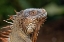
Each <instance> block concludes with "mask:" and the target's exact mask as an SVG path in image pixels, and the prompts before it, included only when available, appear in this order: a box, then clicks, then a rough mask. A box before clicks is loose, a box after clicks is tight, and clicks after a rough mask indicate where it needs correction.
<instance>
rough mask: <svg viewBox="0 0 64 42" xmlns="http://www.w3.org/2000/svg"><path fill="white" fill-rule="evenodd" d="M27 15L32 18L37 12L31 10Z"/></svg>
mask: <svg viewBox="0 0 64 42" xmlns="http://www.w3.org/2000/svg"><path fill="white" fill-rule="evenodd" d="M29 14H30V15H32V16H34V15H36V14H37V11H36V10H32V11H30V12H29Z"/></svg>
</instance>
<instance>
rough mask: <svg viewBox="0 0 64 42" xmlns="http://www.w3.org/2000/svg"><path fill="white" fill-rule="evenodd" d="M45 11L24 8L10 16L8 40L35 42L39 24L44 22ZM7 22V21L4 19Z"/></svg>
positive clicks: (12, 41)
mask: <svg viewBox="0 0 64 42" xmlns="http://www.w3.org/2000/svg"><path fill="white" fill-rule="evenodd" d="M46 17H47V12H46V11H45V9H35V8H30V9H25V10H22V11H20V12H16V15H12V16H10V20H12V21H13V23H12V22H8V23H10V24H12V25H10V26H9V28H11V33H10V34H9V39H10V40H9V42H36V40H37V35H38V31H39V30H40V26H41V25H42V24H43V23H44V22H45V19H46ZM6 22H7V21H6Z"/></svg>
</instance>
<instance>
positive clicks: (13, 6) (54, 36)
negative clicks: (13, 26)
mask: <svg viewBox="0 0 64 42" xmlns="http://www.w3.org/2000/svg"><path fill="white" fill-rule="evenodd" d="M26 8H44V9H46V11H47V13H48V18H47V21H46V22H45V24H44V26H43V27H41V30H40V33H39V36H38V40H37V42H64V0H0V27H2V26H5V25H6V24H7V23H5V22H3V20H4V19H7V18H9V17H8V15H12V14H15V12H14V10H17V11H20V10H23V9H26Z"/></svg>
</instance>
